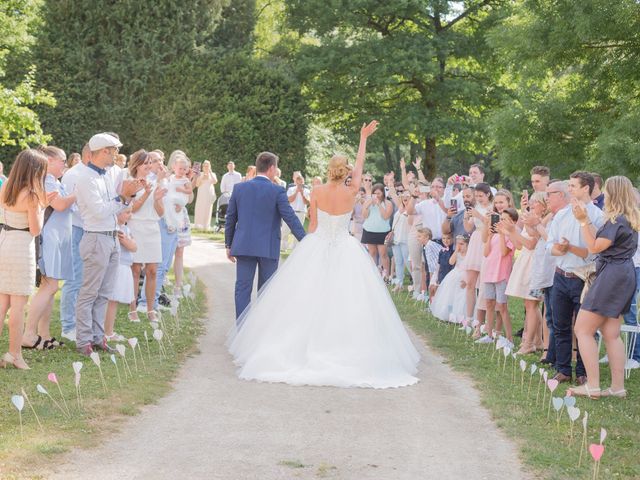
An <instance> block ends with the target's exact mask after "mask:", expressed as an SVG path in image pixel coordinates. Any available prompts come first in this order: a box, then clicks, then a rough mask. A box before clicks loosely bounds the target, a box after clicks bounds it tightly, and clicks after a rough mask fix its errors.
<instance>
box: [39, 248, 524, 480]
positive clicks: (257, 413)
mask: <svg viewBox="0 0 640 480" xmlns="http://www.w3.org/2000/svg"><path fill="white" fill-rule="evenodd" d="M185 257H186V258H185V263H186V265H187V266H188V267H190V268H192V269H194V271H195V272H196V274H197V275H198V277H199V278H200V279H201V280H202V281H203V282H204V283H205V284H206V285H207V292H208V293H207V295H208V304H209V314H208V316H209V321H208V322H207V331H206V333H205V334H204V335H203V336H202V338H201V339H200V350H201V352H200V354H198V355H196V356H194V357H192V358H189V359H188V360H187V362H186V363H185V365H184V367H183V369H182V371H181V373H180V375H179V376H178V378H177V379H176V381H175V382H174V390H173V391H172V392H171V393H170V394H169V395H167V396H166V397H164V398H162V399H161V400H159V401H158V403H157V404H156V405H152V406H149V407H146V408H145V409H144V410H143V412H142V413H141V414H140V415H138V416H137V417H135V418H133V419H131V420H130V421H127V422H126V423H125V425H124V427H123V428H122V429H121V431H120V432H118V433H116V434H114V435H111V436H108V437H105V439H104V441H103V442H102V444H101V446H100V447H98V448H96V449H88V450H82V449H77V450H74V451H72V452H70V453H69V454H68V455H66V456H65V458H64V461H63V463H61V464H60V465H59V466H57V467H56V470H55V471H54V472H53V473H51V474H50V475H49V476H45V477H48V478H55V479H65V480H68V479H76V478H78V479H80V478H89V477H88V476H91V477H92V478H97V479H118V480H122V479H154V480H155V479H165V478H166V479H176V478H178V479H184V480H187V479H229V480H244V479H256V480H258V479H259V480H271V479H319V478H339V479H353V480H367V479H376V480H385V479H389V480H401V479H416V480H418V479H420V480H422V479H474V480H480V479H504V478H509V479H518V478H530V477H529V475H527V474H525V473H523V469H522V466H521V464H520V462H519V461H518V458H517V451H516V448H515V446H514V445H513V444H512V443H511V442H510V441H508V440H507V439H506V438H505V436H504V435H503V434H502V432H500V431H499V430H498V429H497V427H496V426H495V425H494V423H493V422H492V421H491V419H490V416H489V414H488V412H487V411H486V410H485V409H484V408H482V407H481V406H480V402H479V396H478V393H477V391H476V390H475V389H474V388H473V387H472V385H471V382H470V381H469V380H468V379H465V378H464V377H463V376H461V375H459V374H457V373H455V372H453V371H452V370H451V369H450V368H449V367H447V366H446V365H444V364H443V363H442V361H441V358H440V357H438V356H436V355H434V354H433V353H432V352H431V351H430V350H428V349H427V348H426V347H425V346H424V343H423V342H422V341H421V340H420V339H418V338H417V337H415V336H413V339H414V342H415V343H416V345H418V349H419V351H420V353H421V355H422V361H421V364H420V366H419V369H420V372H419V376H420V380H421V381H420V383H419V384H417V385H414V386H411V387H406V388H401V389H390V390H368V389H338V388H328V387H292V386H288V385H283V384H260V383H254V382H246V381H240V380H238V379H237V378H236V377H235V375H234V367H233V365H232V363H231V358H230V356H229V354H228V353H227V351H226V349H225V347H224V341H225V337H226V333H227V331H228V330H229V328H230V327H231V326H232V325H233V312H234V307H233V285H234V278H235V271H234V267H233V265H232V264H230V263H229V262H228V261H227V260H226V257H225V253H224V249H223V247H222V245H220V244H216V243H213V242H210V241H207V240H203V239H197V238H194V242H193V245H192V246H191V247H189V248H187V249H186V255H185Z"/></svg>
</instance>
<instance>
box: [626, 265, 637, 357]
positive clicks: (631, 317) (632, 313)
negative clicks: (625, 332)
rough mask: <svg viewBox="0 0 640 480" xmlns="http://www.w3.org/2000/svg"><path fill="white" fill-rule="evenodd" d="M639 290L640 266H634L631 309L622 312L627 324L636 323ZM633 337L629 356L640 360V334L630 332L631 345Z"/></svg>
mask: <svg viewBox="0 0 640 480" xmlns="http://www.w3.org/2000/svg"><path fill="white" fill-rule="evenodd" d="M639 292H640V267H636V294H635V295H634V296H633V302H631V310H629V311H628V312H627V313H625V314H624V316H623V318H624V323H625V324H627V325H634V326H635V325H638V320H637V318H638V317H637V315H638V306H637V305H636V303H637V301H638V293H639ZM634 339H635V342H636V346H635V348H634V349H633V352H631V355H630V358H633V359H634V360H636V361H638V362H640V335H637V334H635V333H632V334H631V335H630V337H629V341H630V342H631V344H632V345H633V341H634Z"/></svg>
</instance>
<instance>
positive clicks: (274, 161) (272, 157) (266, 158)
mask: <svg viewBox="0 0 640 480" xmlns="http://www.w3.org/2000/svg"><path fill="white" fill-rule="evenodd" d="M272 165H276V166H277V165H278V156H277V155H276V154H275V153H271V152H262V153H259V154H258V157H257V158H256V171H257V173H265V172H266V171H267V170H269V169H270V168H271V166H272Z"/></svg>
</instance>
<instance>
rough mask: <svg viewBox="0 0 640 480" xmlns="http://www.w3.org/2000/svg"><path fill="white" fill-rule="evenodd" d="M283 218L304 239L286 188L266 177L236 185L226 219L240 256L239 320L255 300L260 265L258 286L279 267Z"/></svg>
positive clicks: (228, 241)
mask: <svg viewBox="0 0 640 480" xmlns="http://www.w3.org/2000/svg"><path fill="white" fill-rule="evenodd" d="M282 221H284V222H285V223H286V224H287V225H288V226H289V228H290V229H291V232H292V233H293V235H294V236H295V237H296V239H298V241H300V240H302V239H303V238H304V235H305V232H304V228H303V227H302V224H301V223H300V220H298V217H297V216H296V214H295V212H294V211H293V209H292V208H291V205H290V204H289V200H288V199H287V194H286V192H285V190H284V188H282V187H281V186H279V185H275V184H274V183H272V182H271V180H269V179H268V178H266V177H263V176H257V177H256V178H254V179H253V180H250V181H248V182H243V183H238V184H237V185H235V186H234V187H233V194H232V195H231V199H230V200H229V207H228V208H227V215H226V218H225V229H224V243H225V246H226V247H227V248H228V249H229V254H230V255H231V256H233V257H235V258H236V268H237V270H236V275H237V277H236V294H235V300H236V319H237V318H238V317H239V316H240V314H241V313H242V312H243V311H244V310H245V308H247V305H249V302H250V301H251V291H252V289H253V279H254V278H255V273H256V267H257V268H258V289H260V288H261V287H262V285H264V283H265V282H266V281H267V280H268V279H269V278H270V277H271V275H273V274H274V272H275V271H276V269H277V268H278V260H279V259H280V225H281V223H282Z"/></svg>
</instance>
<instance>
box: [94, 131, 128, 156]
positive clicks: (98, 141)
mask: <svg viewBox="0 0 640 480" xmlns="http://www.w3.org/2000/svg"><path fill="white" fill-rule="evenodd" d="M121 146H122V143H120V140H118V139H117V138H116V137H114V136H113V135H109V134H108V133H96V134H95V135H94V136H93V137H91V140H89V149H90V150H91V151H92V152H95V151H97V150H101V149H103V148H112V147H117V148H120V147H121Z"/></svg>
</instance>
